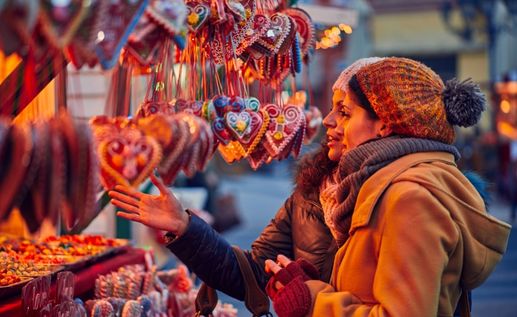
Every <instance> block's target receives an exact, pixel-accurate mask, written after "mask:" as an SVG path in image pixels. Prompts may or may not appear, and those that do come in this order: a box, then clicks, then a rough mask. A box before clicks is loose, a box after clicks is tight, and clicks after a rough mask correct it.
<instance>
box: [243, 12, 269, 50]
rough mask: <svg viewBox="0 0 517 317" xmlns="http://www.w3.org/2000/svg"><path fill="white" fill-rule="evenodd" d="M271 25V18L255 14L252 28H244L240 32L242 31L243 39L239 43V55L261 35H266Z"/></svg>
mask: <svg viewBox="0 0 517 317" xmlns="http://www.w3.org/2000/svg"><path fill="white" fill-rule="evenodd" d="M269 26H270V20H269V18H268V17H267V16H265V15H263V14H255V16H254V17H253V24H252V27H250V28H244V27H243V28H242V30H240V31H239V32H242V33H243V35H242V39H241V41H240V42H239V43H238V44H237V47H236V49H235V53H236V54H237V56H239V55H241V54H242V53H244V51H245V50H246V49H247V48H248V47H250V46H251V45H253V43H255V42H256V41H257V40H258V39H259V38H260V37H262V36H264V34H265V33H266V31H267V30H268V28H269Z"/></svg>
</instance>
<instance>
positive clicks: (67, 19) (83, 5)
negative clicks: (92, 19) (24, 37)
mask: <svg viewBox="0 0 517 317" xmlns="http://www.w3.org/2000/svg"><path fill="white" fill-rule="evenodd" d="M40 3H41V7H40V18H41V22H42V30H43V34H44V35H45V36H46V37H47V39H48V40H49V42H50V43H51V44H52V45H53V46H54V47H56V48H57V49H62V48H63V47H64V46H66V45H67V44H68V43H70V41H71V40H72V37H73V36H74V34H75V32H76V31H77V29H78V28H79V26H80V25H81V22H82V21H83V20H84V18H85V17H86V14H87V11H88V10H90V8H91V3H92V2H91V1H87V0H70V1H52V0H42V1H41V2H40Z"/></svg>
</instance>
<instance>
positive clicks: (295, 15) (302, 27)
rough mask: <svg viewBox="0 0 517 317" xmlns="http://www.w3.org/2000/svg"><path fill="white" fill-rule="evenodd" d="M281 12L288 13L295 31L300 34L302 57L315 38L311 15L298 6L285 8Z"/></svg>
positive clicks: (313, 43)
mask: <svg viewBox="0 0 517 317" xmlns="http://www.w3.org/2000/svg"><path fill="white" fill-rule="evenodd" d="M282 13H285V14H287V15H289V16H290V17H291V18H292V19H293V20H294V22H295V23H296V31H297V32H298V34H299V36H300V48H301V52H302V57H303V56H306V55H307V54H308V53H309V50H310V49H311V48H312V47H314V45H315V39H316V31H315V29H314V24H313V23H312V20H311V17H310V16H309V14H308V13H307V12H305V11H304V10H303V9H300V8H293V7H291V8H286V9H284V10H282Z"/></svg>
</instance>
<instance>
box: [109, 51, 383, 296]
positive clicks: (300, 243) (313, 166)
mask: <svg viewBox="0 0 517 317" xmlns="http://www.w3.org/2000/svg"><path fill="white" fill-rule="evenodd" d="M379 60H380V59H379V58H364V59H360V60H358V61H356V62H354V63H353V64H352V65H350V66H349V67H348V68H347V69H345V70H344V71H343V72H342V73H341V75H340V77H339V79H338V81H336V84H335V85H334V87H333V89H334V90H335V91H345V89H346V88H345V87H346V86H347V85H348V81H349V80H350V78H351V76H353V75H354V74H355V73H356V72H357V71H358V70H359V69H361V68H362V67H364V66H365V65H369V64H371V63H374V62H377V61H379ZM341 120H342V113H341V108H340V107H338V106H335V107H334V108H333V109H332V111H331V113H330V114H329V115H328V116H327V117H326V118H325V120H324V125H325V126H326V128H327V135H328V138H329V141H330V142H329V143H330V144H329V145H330V146H329V147H330V151H329V147H327V146H326V145H323V146H322V147H321V148H320V149H319V150H318V151H316V152H315V153H310V154H308V155H306V156H304V157H303V158H302V159H301V162H300V164H299V168H298V173H297V176H296V181H295V183H296V186H295V189H294V191H293V193H292V194H291V196H290V197H289V198H287V200H286V201H285V203H284V204H283V205H282V206H281V208H280V209H279V210H278V212H277V214H276V215H275V218H274V219H273V220H271V222H270V223H269V224H268V226H267V227H266V228H265V229H264V230H263V231H262V233H261V234H260V236H259V237H258V238H257V239H256V240H255V241H254V242H253V245H252V247H251V250H250V251H249V252H248V254H247V255H248V259H249V261H250V264H251V266H252V267H253V270H254V273H255V277H256V279H257V281H258V282H259V285H260V286H262V287H263V288H264V287H265V285H266V283H267V281H268V279H269V275H268V274H266V273H265V271H264V262H265V260H266V259H268V258H275V257H276V256H277V255H278V254H285V255H287V256H289V257H291V258H294V259H298V258H301V257H303V258H305V259H306V260H307V261H308V262H309V263H311V264H312V265H314V266H315V267H316V271H317V272H316V273H315V276H314V277H315V278H317V279H320V280H324V281H329V279H330V274H331V272H332V263H333V259H334V255H335V253H336V251H337V244H336V242H335V239H334V237H333V235H332V234H331V233H330V231H329V229H328V227H327V225H326V221H325V217H324V215H323V213H322V207H321V204H320V200H321V199H320V196H321V195H320V188H322V189H325V188H327V185H326V184H331V183H332V182H331V181H325V179H327V178H328V177H332V175H334V174H335V173H334V170H335V169H336V167H337V161H339V159H340V157H341V141H340V140H341V138H342V137H343V135H342V133H341V132H340V131H335V130H336V128H337V129H340V125H339V124H338V122H340V121H341ZM151 180H152V181H153V182H154V183H155V185H156V186H157V187H158V189H159V190H160V195H147V194H143V193H140V192H137V191H135V190H134V189H132V188H130V187H124V186H117V187H116V188H115V190H114V191H110V193H109V194H110V196H111V198H112V203H113V204H114V205H116V206H117V207H119V208H122V209H124V211H123V212H119V213H118V215H119V216H121V217H124V218H127V219H130V220H133V221H137V222H141V223H143V224H145V225H147V226H150V227H152V228H155V229H160V230H164V231H168V232H169V233H168V234H167V235H166V237H168V238H171V237H175V238H174V239H171V240H169V241H167V247H168V248H169V249H170V250H171V251H172V252H173V253H174V254H175V255H176V256H177V257H178V258H179V259H180V260H181V261H182V262H183V263H185V264H186V265H187V266H188V267H189V269H191V270H192V271H193V272H194V273H196V275H197V276H199V277H200V278H201V279H202V280H203V281H205V282H206V283H207V284H208V285H210V286H211V287H213V288H216V289H218V290H221V291H223V292H225V293H226V294H228V295H230V296H233V297H235V298H237V299H240V300H242V299H244V280H243V277H242V274H241V271H240V270H239V266H238V265H237V260H236V258H235V256H234V254H233V251H232V249H231V246H230V244H229V243H228V242H226V241H225V240H224V238H222V237H221V236H219V235H218V234H217V232H215V231H214V230H213V229H212V228H211V227H210V226H209V225H207V224H206V223H205V222H204V221H203V220H201V219H200V218H199V217H197V216H196V215H195V214H194V213H192V214H191V216H190V217H189V215H188V214H187V213H185V211H184V209H183V207H182V206H181V205H180V203H179V202H178V201H177V200H176V198H175V197H174V195H172V194H171V192H170V191H169V189H168V188H167V187H166V186H165V185H164V184H163V183H162V182H161V181H160V179H158V178H156V177H154V176H153V177H152V178H151ZM315 241H317V243H315Z"/></svg>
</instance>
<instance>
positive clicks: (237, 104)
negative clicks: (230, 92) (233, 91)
mask: <svg viewBox="0 0 517 317" xmlns="http://www.w3.org/2000/svg"><path fill="white" fill-rule="evenodd" d="M245 108H246V102H245V100H244V98H242V97H239V96H232V97H230V100H229V101H228V106H227V110H226V111H225V113H226V112H228V111H232V112H241V111H243V110H244V109H245Z"/></svg>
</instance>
